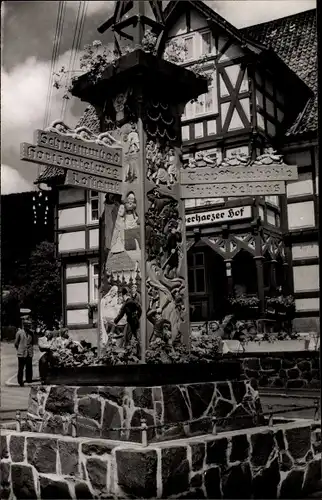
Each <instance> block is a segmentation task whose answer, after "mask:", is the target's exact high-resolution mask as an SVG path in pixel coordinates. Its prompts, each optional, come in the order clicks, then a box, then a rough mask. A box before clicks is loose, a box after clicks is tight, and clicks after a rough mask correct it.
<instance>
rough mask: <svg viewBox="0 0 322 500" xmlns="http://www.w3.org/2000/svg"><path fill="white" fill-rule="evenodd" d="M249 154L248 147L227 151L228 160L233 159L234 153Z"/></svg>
mask: <svg viewBox="0 0 322 500" xmlns="http://www.w3.org/2000/svg"><path fill="white" fill-rule="evenodd" d="M248 152H249V148H248V146H239V147H238V148H229V149H226V154H225V156H226V157H227V158H231V156H232V154H233V153H239V154H240V153H244V154H246V155H248Z"/></svg>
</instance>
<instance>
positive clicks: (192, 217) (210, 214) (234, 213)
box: [186, 205, 252, 226]
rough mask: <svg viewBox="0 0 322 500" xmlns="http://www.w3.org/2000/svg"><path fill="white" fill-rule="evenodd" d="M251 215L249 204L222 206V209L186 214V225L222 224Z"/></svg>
mask: <svg viewBox="0 0 322 500" xmlns="http://www.w3.org/2000/svg"><path fill="white" fill-rule="evenodd" d="M251 217H252V208H251V206H250V205H249V206H245V207H238V208H224V209H223V210H212V211H207V212H199V213H195V214H187V215H186V226H200V225H203V224H214V223H219V224H222V223H223V222H226V221H233V220H240V219H247V218H251Z"/></svg>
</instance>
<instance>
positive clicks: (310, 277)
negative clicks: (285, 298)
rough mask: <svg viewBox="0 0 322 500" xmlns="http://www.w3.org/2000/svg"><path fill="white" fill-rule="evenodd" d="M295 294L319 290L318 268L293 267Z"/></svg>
mask: <svg viewBox="0 0 322 500" xmlns="http://www.w3.org/2000/svg"><path fill="white" fill-rule="evenodd" d="M293 276H294V290H295V292H309V291H316V290H319V289H320V281H319V266H318V265H313V266H295V267H293Z"/></svg>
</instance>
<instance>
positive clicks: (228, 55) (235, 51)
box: [219, 44, 244, 62]
mask: <svg viewBox="0 0 322 500" xmlns="http://www.w3.org/2000/svg"><path fill="white" fill-rule="evenodd" d="M243 55H244V53H243V51H242V50H241V48H240V47H238V46H237V45H234V44H233V45H230V47H228V49H227V50H226V51H225V53H224V54H223V55H222V56H221V57H220V59H219V62H224V61H229V60H230V59H235V58H237V57H241V56H243Z"/></svg>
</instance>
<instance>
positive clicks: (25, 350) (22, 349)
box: [14, 309, 34, 387]
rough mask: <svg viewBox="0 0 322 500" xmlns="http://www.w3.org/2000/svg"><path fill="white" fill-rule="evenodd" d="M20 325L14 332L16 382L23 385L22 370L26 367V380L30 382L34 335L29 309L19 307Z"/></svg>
mask: <svg viewBox="0 0 322 500" xmlns="http://www.w3.org/2000/svg"><path fill="white" fill-rule="evenodd" d="M20 314H21V325H22V327H21V328H19V330H18V331H17V333H16V339H15V344H14V345H15V348H16V349H17V357H18V376H17V378H18V384H19V385H20V386H21V387H23V385H24V370H25V367H26V382H27V383H29V384H30V383H31V382H32V358H33V355H34V347H33V344H34V335H33V332H32V330H31V319H30V316H29V315H30V310H29V309H21V310H20Z"/></svg>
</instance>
